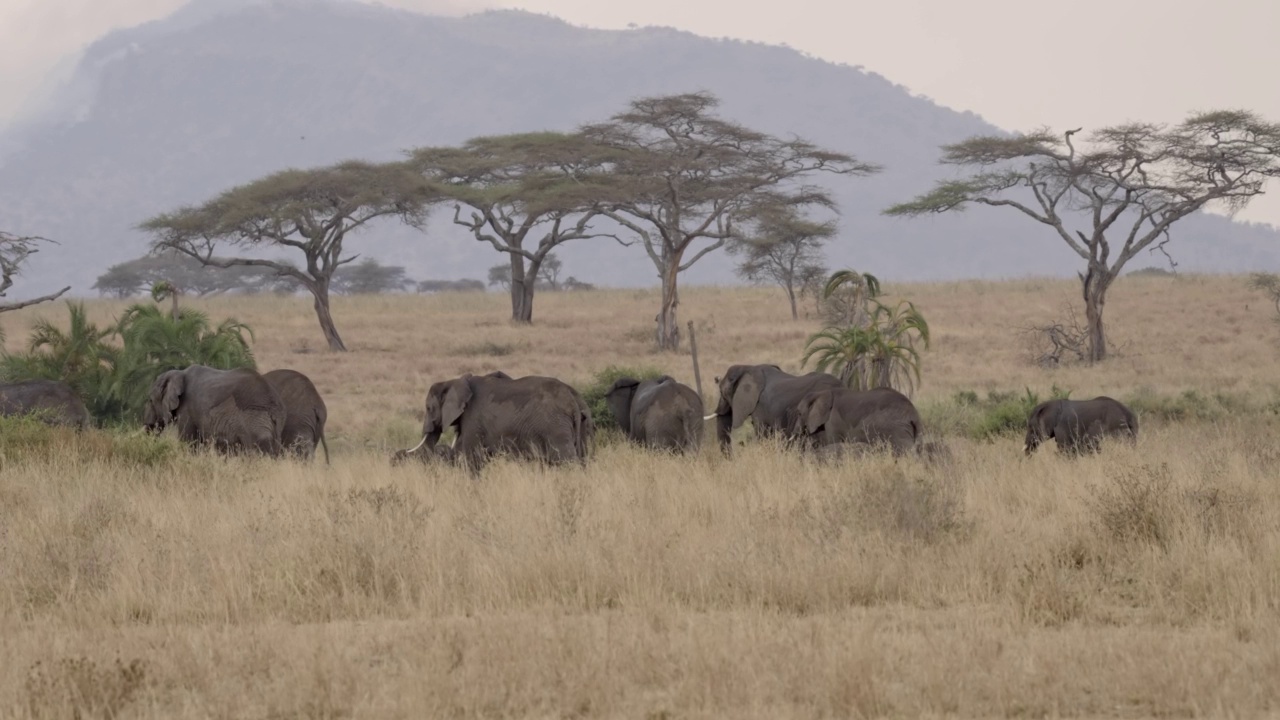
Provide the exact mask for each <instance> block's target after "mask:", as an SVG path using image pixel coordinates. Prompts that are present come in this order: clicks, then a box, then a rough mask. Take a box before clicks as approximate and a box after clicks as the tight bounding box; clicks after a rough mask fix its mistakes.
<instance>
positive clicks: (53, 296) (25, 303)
mask: <svg viewBox="0 0 1280 720" xmlns="http://www.w3.org/2000/svg"><path fill="white" fill-rule="evenodd" d="M70 289H71V286H70V285H68V286H66V287H64V288H62V289H61V290H59V291H58V292H56V293H50V294H48V295H41V296H40V297H38V298H31V299H30V300H19V301H18V302H12V303H0V313H7V312H9V311H11V310H21V309H22V308H24V307H31V306H32V305H39V304H40V303H43V302H49V301H50V300H57V299H58V298H60V297H62V295H63V293H65V292H67V291H68V290H70Z"/></svg>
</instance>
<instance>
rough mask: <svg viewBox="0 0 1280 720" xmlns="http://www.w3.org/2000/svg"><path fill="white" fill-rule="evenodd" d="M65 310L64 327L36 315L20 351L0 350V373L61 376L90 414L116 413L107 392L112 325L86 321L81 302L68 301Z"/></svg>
mask: <svg viewBox="0 0 1280 720" xmlns="http://www.w3.org/2000/svg"><path fill="white" fill-rule="evenodd" d="M67 309H68V312H69V315H70V318H69V321H68V323H67V330H66V331H65V332H64V331H63V330H62V329H60V328H59V327H58V326H56V325H54V324H53V323H52V322H50V321H49V320H47V319H45V318H40V319H38V320H36V323H35V326H34V327H33V328H32V329H31V337H30V338H28V340H27V348H26V350H25V351H23V352H20V353H8V352H6V353H4V354H3V355H0V376H3V377H4V379H5V380H9V381H20V380H61V381H62V382H65V383H67V384H68V385H70V386H71V387H72V388H74V389H75V390H76V392H78V393H79V394H80V397H82V398H84V400H85V406H86V408H87V409H88V410H89V412H90V414H92V415H93V416H94V417H95V418H107V417H112V416H115V415H118V414H119V412H120V409H121V408H120V407H119V406H118V404H117V403H116V402H115V401H114V400H113V399H112V398H111V397H110V387H111V380H112V375H113V373H114V371H115V367H116V361H117V358H118V354H119V350H118V349H117V348H116V347H114V346H112V345H110V344H108V343H107V342H106V341H107V339H108V338H110V337H111V335H113V334H114V333H115V328H114V327H106V328H99V327H98V326H97V325H95V324H93V323H91V322H89V318H88V314H87V313H86V312H85V308H84V303H73V302H68V303H67Z"/></svg>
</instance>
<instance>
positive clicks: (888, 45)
mask: <svg viewBox="0 0 1280 720" xmlns="http://www.w3.org/2000/svg"><path fill="white" fill-rule="evenodd" d="M442 3H443V4H445V5H448V6H450V7H453V8H459V7H461V8H481V7H484V6H486V5H487V6H491V7H492V6H499V7H519V8H523V9H527V10H531V11H534V12H540V13H547V14H551V15H556V16H558V17H561V18H564V19H565V20H568V21H570V22H573V23H575V24H580V25H588V26H592V27H604V28H625V27H627V25H628V23H635V24H637V25H666V26H672V27H676V28H680V29H683V30H689V31H692V32H695V33H698V34H700V35H707V36H711V37H733V38H743V39H751V40H760V41H764V42H769V43H786V44H788V45H790V46H791V47H793V48H795V49H797V50H802V51H804V52H806V53H809V54H811V55H815V56H817V57H821V58H824V59H827V60H832V61H835V62H843V63H848V64H851V65H862V66H864V67H866V68H867V69H868V70H873V71H875V72H878V73H880V74H881V75H884V76H885V77H887V78H889V79H890V80H892V81H894V82H897V83H899V84H902V85H905V86H906V87H908V88H910V89H911V90H912V91H914V92H916V93H919V94H923V95H927V96H929V97H931V98H933V99H934V100H935V101H937V102H939V103H941V104H943V105H946V106H949V107H953V108H957V109H961V110H972V111H974V112H977V113H979V114H980V115H982V116H983V117H985V118H986V119H987V120H989V121H991V122H993V123H995V124H997V125H999V126H1001V127H1004V128H1008V129H1015V130H1016V129H1029V128H1032V127H1035V126H1037V125H1042V124H1047V125H1051V126H1053V127H1055V128H1067V127H1079V126H1084V127H1085V128H1088V127H1091V126H1097V125H1099V124H1108V123H1116V122H1122V121H1126V120H1139V119H1140V120H1159V121H1174V120H1177V119H1179V118H1181V117H1182V116H1183V115H1185V114H1186V113H1187V112H1188V111H1191V110H1196V109H1205V108H1215V107H1244V108H1249V109H1253V110H1256V111H1258V112H1260V113H1262V114H1263V115H1265V116H1266V117H1268V118H1270V119H1273V120H1280V85H1278V84H1277V82H1276V73H1277V72H1280V42H1277V39H1276V32H1277V30H1278V29H1280V0H1215V1H1214V2H1208V0H1071V2H1047V1H1046V0H873V1H864V0H785V1H783V2H779V1H778V0H769V1H768V2H763V1H761V0H383V4H386V5H394V6H399V7H407V8H410V9H431V8H437V7H440V6H441V5H442ZM182 4H183V0H0V122H2V121H4V120H7V119H8V118H9V117H11V116H12V115H13V114H14V113H15V112H16V111H17V109H18V107H19V105H20V103H21V102H22V99H23V98H26V97H27V96H28V95H29V94H30V93H31V92H33V91H35V90H37V88H38V86H39V83H40V82H41V80H42V79H43V78H44V77H45V75H46V73H48V71H49V70H50V69H51V68H52V67H53V66H54V64H55V63H56V62H57V61H58V60H59V59H60V58H61V57H63V56H65V55H66V54H68V53H71V52H74V51H76V50H77V49H79V48H81V47H83V46H84V45H85V44H87V43H88V42H91V41H92V40H93V39H95V38H97V37H99V36H101V35H102V34H104V33H106V32H107V31H109V30H110V29H112V28H114V27H124V26H129V25H134V24H137V23H140V22H143V21H146V20H151V19H155V18H158V17H161V16H163V15H164V14H166V13H168V12H170V11H172V10H173V9H175V8H176V7H178V6H180V5H182ZM1271 192H1272V194H1273V197H1272V198H1268V199H1267V202H1266V203H1265V204H1262V203H1260V204H1259V205H1258V207H1256V208H1254V209H1251V211H1250V212H1249V213H1247V214H1246V215H1245V216H1244V217H1247V218H1249V219H1255V220H1266V221H1268V222H1272V223H1276V224H1278V225H1280V187H1275V188H1273V189H1272V191H1271Z"/></svg>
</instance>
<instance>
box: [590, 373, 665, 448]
mask: <svg viewBox="0 0 1280 720" xmlns="http://www.w3.org/2000/svg"><path fill="white" fill-rule="evenodd" d="M665 374H666V373H664V372H662V371H661V370H659V369H657V368H653V367H620V366H618V365H610V366H609V367H607V368H605V369H603V370H601V371H599V372H597V373H596V375H595V379H593V380H592V381H591V383H590V384H589V385H587V386H586V387H582V388H578V392H580V393H582V399H583V400H586V401H587V407H589V408H591V419H592V420H594V421H595V426H596V431H597V432H606V431H610V430H617V429H618V421H617V419H615V418H614V417H613V413H612V412H610V411H609V405H608V403H606V402H605V401H604V396H605V395H606V394H607V393H608V392H609V388H610V387H613V383H614V382H615V381H617V380H618V379H619V378H624V377H631V378H635V379H637V380H652V379H654V378H660V377H662V376H663V375H665Z"/></svg>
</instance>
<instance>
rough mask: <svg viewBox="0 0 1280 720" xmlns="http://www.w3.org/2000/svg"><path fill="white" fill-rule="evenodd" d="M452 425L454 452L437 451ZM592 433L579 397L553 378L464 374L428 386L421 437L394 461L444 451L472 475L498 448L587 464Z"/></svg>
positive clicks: (588, 415) (588, 414) (534, 457)
mask: <svg viewBox="0 0 1280 720" xmlns="http://www.w3.org/2000/svg"><path fill="white" fill-rule="evenodd" d="M450 427H452V428H453V429H454V431H455V432H456V437H455V439H454V443H453V446H452V451H451V452H448V453H441V452H440V451H437V450H436V449H435V446H436V443H438V442H439V440H440V436H441V435H442V434H443V433H444V431H445V429H446V428H450ZM594 433H595V426H594V424H593V423H592V421H591V411H590V409H589V408H588V407H587V404H586V402H585V401H584V400H583V399H582V396H581V395H579V394H578V391H577V390H574V389H573V388H572V387H570V386H569V385H567V384H565V383H563V382H561V381H559V380H556V379H555V378H549V377H538V376H529V377H522V378H519V379H513V378H511V377H509V376H507V375H506V374H505V373H492V374H490V375H484V376H475V375H471V374H467V375H463V376H462V377H460V378H456V379H453V380H445V381H443V382H438V383H435V384H434V385H432V386H431V388H430V389H429V390H428V391H427V404H426V417H425V419H424V420H423V423H422V442H420V443H418V446H417V447H415V448H413V449H411V450H401V451H399V452H397V453H396V454H395V456H394V457H393V458H392V461H393V462H400V461H403V460H404V459H406V458H408V457H411V456H413V457H419V458H422V459H427V458H431V457H441V456H442V455H443V456H444V457H446V458H447V457H453V458H455V459H456V460H457V461H460V462H465V463H466V464H467V467H468V468H469V469H470V471H471V473H472V474H473V475H475V474H479V472H480V470H481V468H483V467H484V465H485V463H487V462H488V461H489V459H490V458H491V457H493V456H494V455H498V454H502V453H509V454H511V455H514V456H516V457H522V458H527V459H532V460H541V461H543V462H547V463H550V464H553V465H554V464H560V463H565V462H579V463H585V462H586V459H587V456H588V455H589V454H590V451H591V440H592V437H593V435H594Z"/></svg>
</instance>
